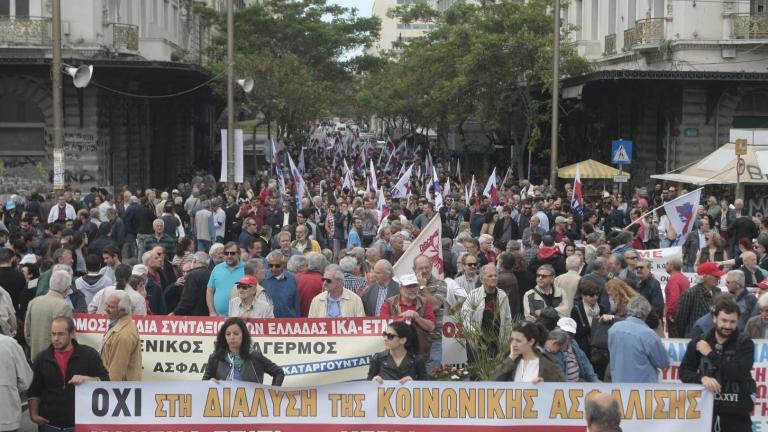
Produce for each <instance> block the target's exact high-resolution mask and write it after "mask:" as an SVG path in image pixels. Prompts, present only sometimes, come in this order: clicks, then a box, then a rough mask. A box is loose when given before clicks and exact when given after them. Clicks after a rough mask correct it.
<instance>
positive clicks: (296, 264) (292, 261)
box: [285, 255, 308, 273]
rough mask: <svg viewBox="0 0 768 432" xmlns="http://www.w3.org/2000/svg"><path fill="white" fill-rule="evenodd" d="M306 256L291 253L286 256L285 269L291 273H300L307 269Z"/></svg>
mask: <svg viewBox="0 0 768 432" xmlns="http://www.w3.org/2000/svg"><path fill="white" fill-rule="evenodd" d="M307 266H308V263H307V257H306V256H304V255H293V256H291V257H290V258H288V264H286V265H285V269H286V270H288V271H289V272H292V273H301V272H305V271H307Z"/></svg>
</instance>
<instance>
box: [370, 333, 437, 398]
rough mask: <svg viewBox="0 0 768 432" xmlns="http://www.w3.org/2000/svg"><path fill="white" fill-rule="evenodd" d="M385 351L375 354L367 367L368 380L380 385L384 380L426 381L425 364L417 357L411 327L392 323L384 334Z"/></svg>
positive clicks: (415, 343)
mask: <svg viewBox="0 0 768 432" xmlns="http://www.w3.org/2000/svg"><path fill="white" fill-rule="evenodd" d="M384 347H385V348H386V350H384V351H382V352H380V353H376V354H374V355H373V358H371V364H370V366H369V367H368V379H369V380H373V381H376V382H377V383H379V384H381V383H382V382H384V380H399V381H400V383H401V384H404V383H406V382H408V381H423V380H426V379H427V369H426V363H425V362H424V360H423V359H422V358H421V357H418V356H417V354H418V352H419V341H418V339H417V338H416V333H415V332H414V331H413V327H411V326H410V325H408V324H406V323H404V322H393V323H390V324H389V326H388V327H387V330H386V331H385V332H384Z"/></svg>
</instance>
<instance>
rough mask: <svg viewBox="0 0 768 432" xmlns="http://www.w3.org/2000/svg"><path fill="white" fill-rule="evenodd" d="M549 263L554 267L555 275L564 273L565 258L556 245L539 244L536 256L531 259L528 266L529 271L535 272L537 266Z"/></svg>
mask: <svg viewBox="0 0 768 432" xmlns="http://www.w3.org/2000/svg"><path fill="white" fill-rule="evenodd" d="M544 264H549V265H551V266H552V267H553V268H554V269H555V276H560V275H561V274H564V273H565V258H564V257H563V254H561V253H560V248H558V247H557V246H541V247H539V252H538V254H536V257H535V258H533V259H532V260H531V263H530V265H529V266H528V267H529V269H530V270H531V272H533V273H536V270H538V268H539V267H541V266H543V265H544Z"/></svg>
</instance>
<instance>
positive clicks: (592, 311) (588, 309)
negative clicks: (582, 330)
mask: <svg viewBox="0 0 768 432" xmlns="http://www.w3.org/2000/svg"><path fill="white" fill-rule="evenodd" d="M584 312H585V313H586V314H587V324H588V325H590V326H591V325H592V320H593V319H595V318H597V317H599V316H600V305H599V304H597V303H595V305H594V306H589V305H587V304H586V303H584Z"/></svg>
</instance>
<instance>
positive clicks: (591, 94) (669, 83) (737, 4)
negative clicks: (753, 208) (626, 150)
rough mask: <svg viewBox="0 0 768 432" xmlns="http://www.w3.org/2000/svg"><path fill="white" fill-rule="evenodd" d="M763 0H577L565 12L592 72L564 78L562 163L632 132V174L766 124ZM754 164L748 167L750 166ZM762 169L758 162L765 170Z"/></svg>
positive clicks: (658, 168)
mask: <svg viewBox="0 0 768 432" xmlns="http://www.w3.org/2000/svg"><path fill="white" fill-rule="evenodd" d="M766 4H768V1H765V0H752V1H728V0H724V1H716V2H715V1H696V0H686V1H672V0H651V1H648V2H645V1H638V0H573V1H572V2H570V3H569V6H568V9H567V10H565V11H564V12H563V19H564V21H565V22H567V23H568V24H573V25H575V26H576V28H577V29H578V30H577V31H575V32H574V33H572V35H571V39H572V40H571V41H570V43H574V44H576V47H577V49H578V51H579V53H580V54H581V55H583V56H584V57H585V58H587V59H589V60H591V61H592V62H593V66H594V70H593V72H591V73H589V74H587V75H585V76H580V77H565V79H564V80H563V87H562V91H561V95H562V98H563V100H562V102H561V103H562V106H563V110H562V112H564V113H565V115H564V116H563V117H562V119H561V131H560V137H561V143H562V145H561V158H563V159H567V160H563V161H561V165H564V164H565V163H566V162H575V161H577V160H582V159H586V158H589V157H591V158H593V159H596V160H599V161H602V162H610V160H611V155H610V150H611V141H612V140H615V139H619V138H623V139H630V140H633V141H634V155H633V158H634V159H633V163H632V165H631V166H629V167H628V169H629V170H630V171H631V173H632V176H633V180H632V183H634V184H638V185H642V186H647V184H648V182H649V181H648V176H649V175H651V174H658V173H664V172H667V171H670V170H672V169H676V168H680V167H684V166H686V165H687V164H689V163H691V162H694V161H696V160H698V159H700V158H701V157H703V156H704V155H707V154H709V153H711V152H712V151H714V150H715V149H717V148H719V147H720V146H721V145H722V144H723V143H725V142H727V141H728V138H729V130H730V129H731V128H765V127H768V85H766V80H767V79H768V70H766V69H767V68H768V46H766V42H768V14H766ZM747 168H748V171H749V167H747ZM758 172H759V170H758Z"/></svg>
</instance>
